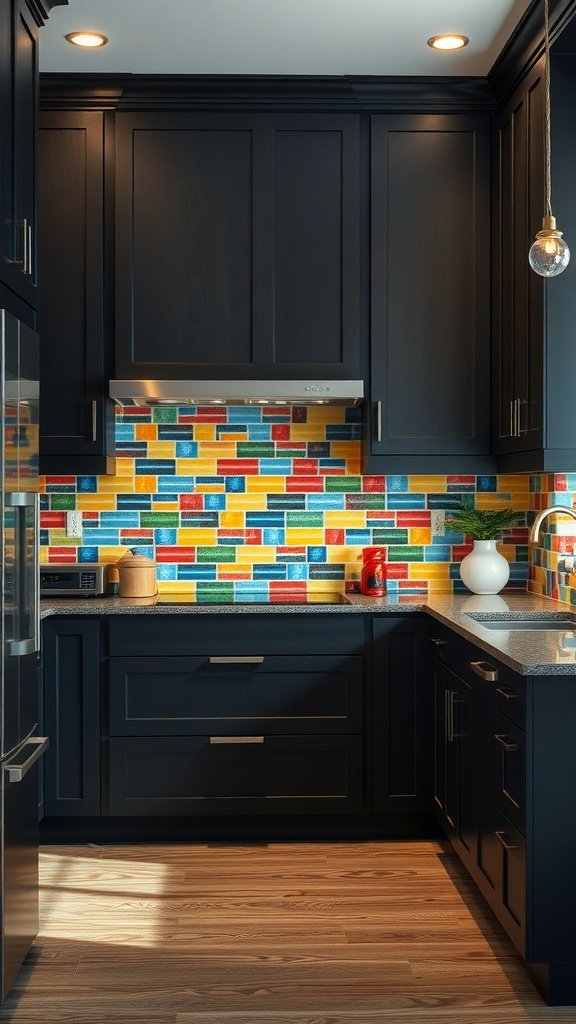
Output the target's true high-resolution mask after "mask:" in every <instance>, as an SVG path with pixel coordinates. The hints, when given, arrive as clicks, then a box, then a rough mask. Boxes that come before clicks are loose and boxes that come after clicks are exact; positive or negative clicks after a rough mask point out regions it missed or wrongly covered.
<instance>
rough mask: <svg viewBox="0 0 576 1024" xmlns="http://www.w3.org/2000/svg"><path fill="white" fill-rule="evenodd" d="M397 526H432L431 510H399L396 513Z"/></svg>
mask: <svg viewBox="0 0 576 1024" xmlns="http://www.w3.org/2000/svg"><path fill="white" fill-rule="evenodd" d="M396 526H399V527H404V528H406V527H410V526H423V527H426V526H430V513H429V512H397V513H396Z"/></svg>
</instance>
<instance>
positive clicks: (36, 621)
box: [5, 491, 40, 658]
mask: <svg viewBox="0 0 576 1024" xmlns="http://www.w3.org/2000/svg"><path fill="white" fill-rule="evenodd" d="M5 504H6V505H7V506H8V507H9V508H15V509H16V510H17V512H18V516H19V518H20V522H19V523H18V525H17V527H16V533H17V535H20V528H21V524H22V520H21V516H22V513H23V511H24V510H25V509H27V508H32V509H33V510H34V527H33V528H34V539H33V545H32V546H33V559H34V565H33V572H34V586H33V594H32V601H33V607H32V608H31V609H30V612H31V614H30V621H31V623H32V636H23V637H19V638H18V639H17V640H7V641H6V651H7V653H8V655H10V656H11V657H13V658H18V657H21V656H23V655H25V654H37V653H38V652H39V650H40V565H39V554H40V552H39V545H40V497H39V495H38V494H35V493H33V492H31V491H14V492H13V493H12V494H7V495H6V497H5ZM22 567H23V566H22V561H21V552H20V551H19V552H18V556H17V560H16V572H17V573H18V579H17V582H16V587H17V594H18V601H22V600H23V596H24V595H22V593H21V586H22Z"/></svg>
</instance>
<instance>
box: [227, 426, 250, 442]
mask: <svg viewBox="0 0 576 1024" xmlns="http://www.w3.org/2000/svg"><path fill="white" fill-rule="evenodd" d="M225 436H226V441H247V440H248V431H247V430H239V429H238V430H234V431H231V430H227V431H226V435H225Z"/></svg>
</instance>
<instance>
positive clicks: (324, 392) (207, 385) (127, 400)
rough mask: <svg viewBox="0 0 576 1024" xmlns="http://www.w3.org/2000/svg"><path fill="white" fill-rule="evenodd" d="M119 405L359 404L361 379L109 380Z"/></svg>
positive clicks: (361, 393)
mask: <svg viewBox="0 0 576 1024" xmlns="http://www.w3.org/2000/svg"><path fill="white" fill-rule="evenodd" d="M110 397H111V398H113V399H114V401H115V402H117V403H118V404H119V405H346V406H354V405H358V404H359V403H360V402H361V401H362V399H363V398H364V381H361V380H305V381H304V380H256V381H247V380H190V381H188V380H111V381H110Z"/></svg>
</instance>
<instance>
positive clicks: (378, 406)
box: [376, 402, 382, 441]
mask: <svg viewBox="0 0 576 1024" xmlns="http://www.w3.org/2000/svg"><path fill="white" fill-rule="evenodd" d="M376 440H377V441H381V440H382V402H376Z"/></svg>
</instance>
